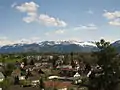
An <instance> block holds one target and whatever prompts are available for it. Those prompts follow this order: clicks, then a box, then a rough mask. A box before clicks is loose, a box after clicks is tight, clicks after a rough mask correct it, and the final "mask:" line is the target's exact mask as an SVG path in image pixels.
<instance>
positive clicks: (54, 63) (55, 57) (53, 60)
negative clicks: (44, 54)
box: [52, 55, 59, 68]
mask: <svg viewBox="0 0 120 90" xmlns="http://www.w3.org/2000/svg"><path fill="white" fill-rule="evenodd" d="M58 59H59V57H58V55H54V56H53V59H52V65H53V68H55V67H56V61H57V60H58Z"/></svg>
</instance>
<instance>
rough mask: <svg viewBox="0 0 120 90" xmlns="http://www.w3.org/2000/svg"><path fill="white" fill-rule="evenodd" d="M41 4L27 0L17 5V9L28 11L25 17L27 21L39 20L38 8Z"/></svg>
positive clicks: (24, 19)
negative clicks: (27, 0)
mask: <svg viewBox="0 0 120 90" xmlns="http://www.w3.org/2000/svg"><path fill="white" fill-rule="evenodd" d="M38 7H39V5H37V4H36V3H34V2H29V3H28V2H26V3H24V4H22V5H20V6H16V9H17V10H19V11H20V12H24V13H27V16H26V17H24V18H23V21H25V22H26V23H31V22H34V21H36V20H37V10H38Z"/></svg>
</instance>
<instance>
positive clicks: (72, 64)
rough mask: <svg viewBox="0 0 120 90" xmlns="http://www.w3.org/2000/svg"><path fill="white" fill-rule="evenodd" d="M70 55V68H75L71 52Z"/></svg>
mask: <svg viewBox="0 0 120 90" xmlns="http://www.w3.org/2000/svg"><path fill="white" fill-rule="evenodd" d="M70 55H71V66H72V68H75V62H74V60H73V52H72V53H71V54H70Z"/></svg>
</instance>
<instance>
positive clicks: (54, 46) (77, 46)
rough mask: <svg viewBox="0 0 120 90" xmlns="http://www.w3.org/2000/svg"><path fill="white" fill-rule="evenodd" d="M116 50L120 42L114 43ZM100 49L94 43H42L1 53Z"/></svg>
mask: <svg viewBox="0 0 120 90" xmlns="http://www.w3.org/2000/svg"><path fill="white" fill-rule="evenodd" d="M112 45H113V46H114V47H115V48H119V50H118V51H120V41H116V42H114V43H112ZM97 50H98V48H97V46H96V44H95V42H93V41H86V42H80V41H74V40H70V41H41V42H34V43H23V42H22V43H15V44H11V45H4V46H1V47H0V53H17V52H92V51H97Z"/></svg>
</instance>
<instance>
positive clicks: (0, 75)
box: [0, 72, 5, 82]
mask: <svg viewBox="0 0 120 90" xmlns="http://www.w3.org/2000/svg"><path fill="white" fill-rule="evenodd" d="M4 79H5V76H4V75H3V73H2V72H0V82H2V81H3V80H4Z"/></svg>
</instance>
